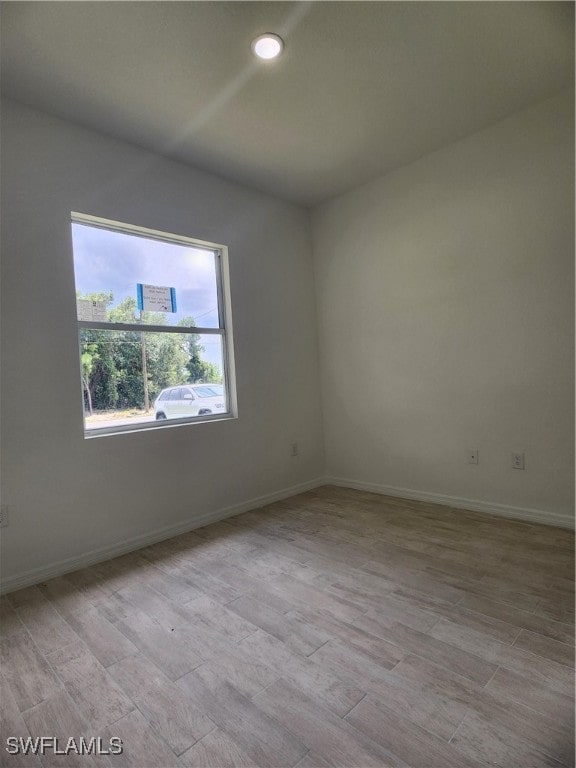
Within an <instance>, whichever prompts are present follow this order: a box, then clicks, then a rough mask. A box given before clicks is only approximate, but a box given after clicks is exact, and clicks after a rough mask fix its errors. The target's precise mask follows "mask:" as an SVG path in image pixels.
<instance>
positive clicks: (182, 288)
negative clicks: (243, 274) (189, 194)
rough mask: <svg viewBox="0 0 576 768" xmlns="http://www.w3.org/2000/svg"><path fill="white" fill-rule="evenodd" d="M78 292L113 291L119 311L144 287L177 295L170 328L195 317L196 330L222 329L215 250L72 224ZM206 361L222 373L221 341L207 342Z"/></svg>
mask: <svg viewBox="0 0 576 768" xmlns="http://www.w3.org/2000/svg"><path fill="white" fill-rule="evenodd" d="M72 237H73V243H74V273H75V278H76V290H77V291H80V292H81V293H82V294H89V293H99V292H101V291H106V292H108V291H112V293H113V295H114V301H113V303H112V305H111V306H116V305H117V304H119V303H120V302H121V301H123V300H124V299H125V298H127V297H128V296H130V297H132V298H134V299H135V298H136V286H137V284H138V283H144V284H148V285H160V286H166V287H169V288H175V290H176V302H177V309H178V311H177V312H176V313H167V314H166V321H167V324H168V325H177V324H178V322H179V320H181V319H182V318H183V317H186V316H192V317H194V319H195V320H196V325H198V326H200V327H204V328H217V327H218V299H217V291H216V256H215V255H214V253H213V252H212V251H210V250H205V249H201V248H192V247H189V246H186V245H179V244H176V243H167V242H163V241H160V240H153V239H149V238H146V237H139V236H136V235H131V234H125V233H122V232H113V231H111V230H107V229H100V228H99V227H91V226H87V225H85V224H78V223H73V224H72ZM202 345H203V346H204V347H205V354H204V358H205V359H206V360H208V361H209V362H212V363H216V365H218V367H219V368H220V369H222V359H221V352H220V340H219V337H217V336H203V337H202Z"/></svg>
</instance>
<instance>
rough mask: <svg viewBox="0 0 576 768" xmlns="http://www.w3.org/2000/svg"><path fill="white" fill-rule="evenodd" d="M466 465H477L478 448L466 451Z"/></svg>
mask: <svg viewBox="0 0 576 768" xmlns="http://www.w3.org/2000/svg"><path fill="white" fill-rule="evenodd" d="M468 464H478V448H469V449H468Z"/></svg>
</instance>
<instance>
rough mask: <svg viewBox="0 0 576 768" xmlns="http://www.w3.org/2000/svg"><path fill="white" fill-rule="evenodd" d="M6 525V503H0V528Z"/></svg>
mask: <svg viewBox="0 0 576 768" xmlns="http://www.w3.org/2000/svg"><path fill="white" fill-rule="evenodd" d="M7 525H8V505H7V504H2V505H1V506H0V528H5V527H6V526H7Z"/></svg>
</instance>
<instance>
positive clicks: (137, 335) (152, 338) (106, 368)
mask: <svg viewBox="0 0 576 768" xmlns="http://www.w3.org/2000/svg"><path fill="white" fill-rule="evenodd" d="M77 297H78V298H81V299H90V300H96V301H104V302H106V306H107V307H108V309H107V319H108V320H109V321H110V322H111V323H117V324H118V323H120V324H121V323H126V324H131V325H134V324H136V323H138V322H142V324H143V326H144V327H145V326H146V325H156V326H162V325H167V317H166V314H165V313H163V312H140V313H139V311H138V309H137V305H136V299H135V298H133V297H128V298H126V299H123V300H122V301H121V302H120V303H119V304H117V305H116V306H115V307H110V305H111V304H113V302H114V296H113V294H112V292H109V293H92V294H87V295H84V296H82V295H80V294H78V295H77ZM178 325H179V326H180V327H181V328H186V329H188V328H191V327H194V326H195V322H194V318H192V317H186V318H184V319H183V320H181V321H180V322H179V323H178ZM80 340H81V362H82V383H83V387H84V391H85V393H86V400H87V406H88V410H89V412H90V414H92V413H93V412H94V411H98V410H109V409H113V408H142V407H143V406H145V405H146V401H147V396H146V395H147V394H148V395H149V397H151V398H154V397H156V396H157V395H158V394H159V392H160V391H161V390H162V389H165V388H166V387H170V386H175V385H177V384H181V383H183V382H185V381H189V382H191V383H194V382H220V381H221V380H222V376H221V373H220V370H219V369H218V366H216V365H214V364H213V363H208V362H205V361H204V360H202V353H203V352H204V348H203V347H202V345H201V343H200V336H199V335H198V334H195V333H192V334H189V333H162V332H149V331H145V330H144V328H143V330H142V331H133V330H126V331H124V330H100V329H87V328H83V329H81V331H80ZM144 377H145V378H144Z"/></svg>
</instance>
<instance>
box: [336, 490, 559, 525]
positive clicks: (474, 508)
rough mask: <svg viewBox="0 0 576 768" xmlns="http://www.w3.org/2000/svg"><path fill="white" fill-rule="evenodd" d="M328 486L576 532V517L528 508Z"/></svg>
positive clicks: (439, 495) (424, 493)
mask: <svg viewBox="0 0 576 768" xmlns="http://www.w3.org/2000/svg"><path fill="white" fill-rule="evenodd" d="M325 484H326V485H337V486H340V487H342V488H354V489H355V490H358V491H369V492H371V493H379V494H382V495H383V496H397V497H399V498H402V499H414V500H416V501H427V502H430V503H432V504H442V505H443V506H447V507H458V508H460V509H467V510H470V511H471V512H484V513H486V514H489V515H500V516H502V517H510V518H512V519H514V520H523V521H525V522H528V523H541V524H543V525H551V526H554V527H557V528H569V529H570V530H573V529H574V517H568V516H566V515H560V514H558V513H557V512H546V511H544V510H542V509H530V508H529V507H513V506H510V505H507V504H496V503H493V502H489V501H479V500H477V499H462V498H460V497H459V496H447V495H445V494H442V493H429V492H427V491H415V490H412V489H410V488H395V487H393V486H390V485H380V484H378V483H366V482H362V481H357V480H349V479H348V478H343V477H326V478H325Z"/></svg>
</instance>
